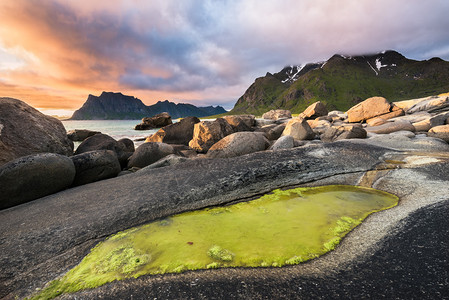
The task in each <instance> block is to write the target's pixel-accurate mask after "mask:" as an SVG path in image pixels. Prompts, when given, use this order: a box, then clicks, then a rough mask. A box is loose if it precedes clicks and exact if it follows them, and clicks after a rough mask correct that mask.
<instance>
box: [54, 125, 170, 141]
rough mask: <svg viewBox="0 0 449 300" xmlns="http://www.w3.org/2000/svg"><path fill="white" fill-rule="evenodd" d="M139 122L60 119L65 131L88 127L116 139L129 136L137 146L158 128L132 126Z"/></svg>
mask: <svg viewBox="0 0 449 300" xmlns="http://www.w3.org/2000/svg"><path fill="white" fill-rule="evenodd" d="M176 121H177V120H173V122H176ZM141 122H142V120H65V121H62V124H64V127H65V129H66V130H67V131H69V130H73V129H88V130H93V131H99V132H101V133H104V134H107V135H109V136H111V137H113V138H114V139H116V140H119V139H122V138H129V139H130V140H132V141H133V142H134V146H135V147H138V146H139V145H140V144H142V143H143V142H144V140H141V141H139V139H144V138H146V137H148V136H150V135H152V134H153V133H155V132H156V131H158V130H159V128H156V129H150V130H134V126H136V125H137V124H139V123H141ZM79 144H80V142H75V147H77V146H78V145H79Z"/></svg>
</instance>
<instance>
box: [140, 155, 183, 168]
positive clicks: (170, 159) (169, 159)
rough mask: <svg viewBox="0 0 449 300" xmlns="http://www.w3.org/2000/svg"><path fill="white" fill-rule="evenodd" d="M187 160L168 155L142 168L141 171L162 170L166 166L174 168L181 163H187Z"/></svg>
mask: <svg viewBox="0 0 449 300" xmlns="http://www.w3.org/2000/svg"><path fill="white" fill-rule="evenodd" d="M188 160H189V159H188V158H186V157H183V156H179V155H176V154H169V155H167V156H165V157H163V158H161V159H160V160H158V161H157V162H155V163H152V164H151V165H149V166H146V167H145V168H142V169H141V170H148V169H156V168H162V167H167V166H174V165H177V164H180V163H183V162H186V161H188Z"/></svg>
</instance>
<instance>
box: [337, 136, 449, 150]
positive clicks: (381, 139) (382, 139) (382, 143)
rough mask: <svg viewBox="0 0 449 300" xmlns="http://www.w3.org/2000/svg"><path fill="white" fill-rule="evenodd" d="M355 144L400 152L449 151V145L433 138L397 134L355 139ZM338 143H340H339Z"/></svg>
mask: <svg viewBox="0 0 449 300" xmlns="http://www.w3.org/2000/svg"><path fill="white" fill-rule="evenodd" d="M350 141H351V142H353V143H364V144H370V145H374V146H379V147H385V148H390V149H394V150H399V151H419V152H439V151H441V152H446V151H449V144H447V143H446V142H445V141H443V140H441V139H438V138H432V137H422V138H418V137H416V138H410V137H407V136H405V135H397V134H378V135H375V136H372V137H370V138H367V139H353V140H350ZM337 143H338V142H337Z"/></svg>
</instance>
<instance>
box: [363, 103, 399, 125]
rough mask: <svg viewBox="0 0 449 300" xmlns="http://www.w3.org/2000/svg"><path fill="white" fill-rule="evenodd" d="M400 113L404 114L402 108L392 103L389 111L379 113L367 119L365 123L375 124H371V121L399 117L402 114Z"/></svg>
mask: <svg viewBox="0 0 449 300" xmlns="http://www.w3.org/2000/svg"><path fill="white" fill-rule="evenodd" d="M402 115H404V110H403V109H402V108H400V107H397V106H396V105H394V104H393V105H391V111H390V112H388V113H386V114H383V115H379V116H377V117H374V118H370V119H367V120H366V123H367V124H369V125H370V126H375V125H372V124H373V123H381V122H382V121H380V122H379V121H376V119H382V120H389V119H391V118H395V117H399V116H402ZM378 125H381V124H378Z"/></svg>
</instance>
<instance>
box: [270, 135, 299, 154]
mask: <svg viewBox="0 0 449 300" xmlns="http://www.w3.org/2000/svg"><path fill="white" fill-rule="evenodd" d="M294 147H295V139H294V138H293V137H292V136H291V135H284V136H281V137H280V138H279V139H278V140H277V141H275V142H274V144H273V145H271V146H270V148H268V150H275V151H276V150H281V149H291V148H294Z"/></svg>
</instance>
